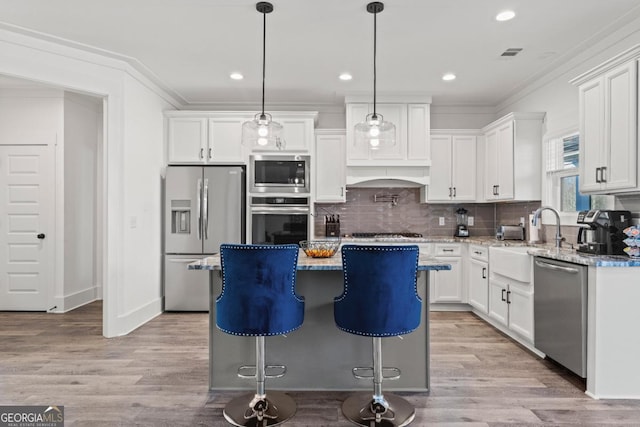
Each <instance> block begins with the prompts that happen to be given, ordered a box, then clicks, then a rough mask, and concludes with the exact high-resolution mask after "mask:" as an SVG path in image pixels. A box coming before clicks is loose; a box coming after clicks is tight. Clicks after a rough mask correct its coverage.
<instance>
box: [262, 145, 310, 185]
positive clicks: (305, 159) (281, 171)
mask: <svg viewBox="0 0 640 427" xmlns="http://www.w3.org/2000/svg"><path fill="white" fill-rule="evenodd" d="M310 168H311V160H310V156H300V155H293V154H291V155H266V154H265V155H257V154H256V155H252V156H251V157H250V159H249V183H250V184H249V186H250V188H249V192H250V193H309V192H310V188H311V187H310V183H309V175H310Z"/></svg>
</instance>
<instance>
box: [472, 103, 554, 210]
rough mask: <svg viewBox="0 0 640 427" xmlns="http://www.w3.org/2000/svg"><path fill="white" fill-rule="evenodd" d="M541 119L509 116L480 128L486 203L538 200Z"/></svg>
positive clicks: (539, 115) (538, 115) (531, 115)
mask: <svg viewBox="0 0 640 427" xmlns="http://www.w3.org/2000/svg"><path fill="white" fill-rule="evenodd" d="M543 118H544V113H511V114H508V115H506V116H504V117H502V118H500V119H498V120H496V121H495V122H493V123H491V124H489V125H487V126H486V127H484V128H483V129H482V131H483V134H484V143H485V146H484V152H485V161H484V197H485V199H486V200H488V201H496V200H523V201H524V200H540V197H541V191H540V190H541V179H542V176H541V170H542V163H541V157H542V120H543Z"/></svg>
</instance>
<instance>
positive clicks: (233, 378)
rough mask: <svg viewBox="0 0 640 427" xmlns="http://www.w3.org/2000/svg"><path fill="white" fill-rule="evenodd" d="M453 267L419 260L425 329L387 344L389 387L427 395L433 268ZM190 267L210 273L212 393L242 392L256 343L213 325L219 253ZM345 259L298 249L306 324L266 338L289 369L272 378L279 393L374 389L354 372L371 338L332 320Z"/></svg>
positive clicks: (272, 357)
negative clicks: (240, 372) (241, 371)
mask: <svg viewBox="0 0 640 427" xmlns="http://www.w3.org/2000/svg"><path fill="white" fill-rule="evenodd" d="M450 268H451V267H450V266H449V265H448V264H446V263H443V262H440V261H437V260H435V259H433V258H429V257H425V256H420V259H419V261H418V271H419V274H418V294H419V295H420V297H421V298H422V317H421V322H420V327H419V328H418V329H416V330H415V331H413V332H412V333H410V334H407V335H404V336H403V337H402V339H400V338H386V339H384V340H383V350H382V351H383V361H384V365H385V366H395V367H398V368H400V370H401V371H402V376H401V378H400V379H399V380H396V381H389V382H387V383H385V386H384V387H385V389H386V390H396V391H427V390H429V299H428V295H429V274H428V271H429V270H449V269H450ZM189 269H191V270H209V388H210V389H212V390H240V389H249V388H251V387H254V386H255V384H253V383H252V382H251V381H250V380H247V379H241V378H238V376H237V375H236V373H237V369H238V367H239V366H240V365H244V364H252V363H254V361H255V360H254V359H255V338H253V337H241V336H232V335H228V334H226V333H224V332H222V331H220V330H219V329H218V328H217V327H216V304H215V300H216V297H217V296H218V295H219V294H220V291H221V290H222V276H221V268H220V257H219V255H216V256H212V257H207V258H205V259H203V260H201V261H198V262H195V263H192V264H190V265H189ZM342 288H343V274H342V260H341V257H340V254H336V255H335V256H334V257H332V258H321V259H320V258H318V259H314V258H309V257H307V256H306V255H305V254H304V252H302V251H301V252H300V255H299V258H298V268H297V279H296V292H297V294H298V295H302V296H304V298H305V318H304V323H303V325H302V326H301V327H300V328H299V329H297V330H295V331H293V332H291V333H290V334H288V335H286V336H274V337H268V338H267V340H266V346H267V349H266V355H267V364H282V365H286V366H287V373H286V375H285V376H284V377H282V378H278V379H274V380H270V381H269V384H270V385H267V389H268V388H274V389H278V390H358V389H360V390H369V389H371V387H372V385H371V381H370V380H357V379H355V378H354V377H353V375H351V369H352V368H353V367H355V366H371V357H372V356H371V345H372V344H371V338H369V337H361V336H356V335H352V334H348V333H346V332H343V331H341V330H339V329H338V328H337V327H336V325H335V323H334V319H333V298H334V297H336V296H338V295H340V294H341V293H342Z"/></svg>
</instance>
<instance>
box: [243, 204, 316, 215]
mask: <svg viewBox="0 0 640 427" xmlns="http://www.w3.org/2000/svg"><path fill="white" fill-rule="evenodd" d="M309 212H310V209H309V208H308V207H286V208H285V207H271V206H260V207H251V213H252V214H271V213H277V214H289V215H307V214H309Z"/></svg>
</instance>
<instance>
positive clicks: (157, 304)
mask: <svg viewBox="0 0 640 427" xmlns="http://www.w3.org/2000/svg"><path fill="white" fill-rule="evenodd" d="M160 314H162V299H161V298H156V299H154V300H153V301H151V302H149V303H147V304H144V305H143V306H141V307H139V308H137V309H135V310H131V311H130V312H128V313H125V314H121V315H119V316H118V328H117V333H116V335H113V336H122V335H127V334H129V333H130V332H132V331H134V330H136V329H138V328H139V327H140V326H142V325H144V324H145V323H147V322H148V321H150V320H151V319H153V318H155V317H157V316H159V315H160ZM109 338H110V337H109Z"/></svg>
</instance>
